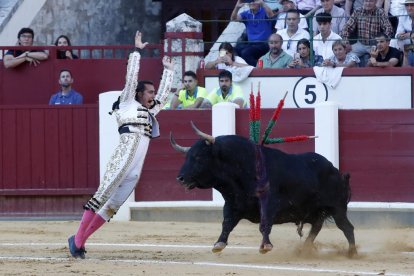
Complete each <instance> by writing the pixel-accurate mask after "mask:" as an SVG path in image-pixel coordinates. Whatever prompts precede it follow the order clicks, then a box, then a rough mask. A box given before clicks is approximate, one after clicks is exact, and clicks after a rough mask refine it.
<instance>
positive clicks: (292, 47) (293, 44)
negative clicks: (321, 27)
mask: <svg viewBox="0 0 414 276" xmlns="http://www.w3.org/2000/svg"><path fill="white" fill-rule="evenodd" d="M277 34H279V35H280V36H281V37H282V38H283V44H282V49H283V51H285V52H286V53H288V54H289V55H291V56H292V57H293V56H294V54H295V53H296V50H297V45H298V41H299V40H301V39H302V38H306V39H309V37H310V36H309V33H308V32H307V31H305V30H304V29H301V28H298V30H297V31H296V33H295V34H294V35H292V36H291V37H289V35H288V33H287V29H283V30H279V31H277ZM288 48H289V49H288Z"/></svg>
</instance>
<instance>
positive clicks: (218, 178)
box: [170, 128, 356, 256]
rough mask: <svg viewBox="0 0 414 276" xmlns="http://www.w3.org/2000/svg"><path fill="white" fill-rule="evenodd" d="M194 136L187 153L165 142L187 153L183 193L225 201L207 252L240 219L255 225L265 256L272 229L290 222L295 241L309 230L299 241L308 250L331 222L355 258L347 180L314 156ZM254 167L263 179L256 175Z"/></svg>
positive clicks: (219, 245) (217, 247)
mask: <svg viewBox="0 0 414 276" xmlns="http://www.w3.org/2000/svg"><path fill="white" fill-rule="evenodd" d="M195 130H196V131H197V132H198V134H199V135H200V136H202V137H204V139H201V140H199V141H197V142H196V143H195V144H194V145H193V146H191V148H189V147H181V146H179V145H177V144H176V143H175V141H174V139H173V137H172V135H171V139H170V140H171V144H172V146H173V147H174V148H175V149H177V150H179V151H182V152H187V154H186V159H185V162H184V164H183V165H182V167H181V170H180V172H179V174H178V176H177V180H178V181H180V182H181V184H182V185H183V186H184V187H186V188H188V189H193V188H200V189H207V188H215V189H216V190H218V191H219V192H220V193H221V194H222V196H223V198H224V200H225V204H224V209H223V216H224V220H223V224H222V232H221V234H220V237H219V238H218V240H217V242H216V243H215V244H214V247H213V252H220V251H221V250H223V249H224V248H225V247H226V245H227V240H228V237H229V234H230V232H231V231H232V230H233V229H234V227H235V226H236V225H237V224H238V222H239V221H240V220H241V219H247V220H249V221H251V222H253V223H259V222H260V232H261V233H262V235H263V240H262V243H261V246H260V252H261V253H266V252H267V251H269V250H271V249H272V247H273V246H272V244H271V242H270V239H269V234H270V231H271V229H272V225H273V224H282V223H287V222H293V223H295V224H296V225H297V226H298V233H299V234H300V235H302V227H303V224H304V223H309V224H311V230H310V232H309V235H308V237H307V238H306V240H305V246H306V247H309V246H312V245H313V241H314V240H315V238H316V236H317V235H318V233H319V232H320V230H321V228H322V225H323V223H324V221H325V220H326V219H327V218H333V219H334V221H335V223H336V225H337V226H338V228H339V229H341V230H342V231H343V233H344V234H345V237H346V238H347V240H348V243H349V250H348V254H349V255H350V256H353V255H355V254H356V247H355V238H354V227H353V225H352V224H351V223H350V222H349V220H348V217H347V205H348V202H349V200H350V196H351V192H350V187H349V175H348V174H346V175H341V174H340V172H339V171H338V169H336V168H335V167H334V166H333V165H332V163H331V162H329V161H328V160H327V159H326V158H325V157H323V156H321V155H319V154H317V153H313V152H309V153H303V154H287V153H284V152H282V151H280V150H277V149H272V148H269V147H258V146H256V145H255V144H253V143H252V142H251V141H250V140H248V139H246V138H244V137H241V136H236V135H227V136H219V137H217V138H213V137H211V136H208V135H207V134H204V133H202V132H200V131H199V130H197V129H196V128H195ZM260 156H262V158H260ZM260 167H262V168H264V170H262V176H263V173H266V174H267V177H264V178H263V177H260V175H258V172H260V170H261V169H260ZM263 179H265V180H266V181H262V180H263Z"/></svg>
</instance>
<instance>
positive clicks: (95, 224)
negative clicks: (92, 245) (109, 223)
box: [81, 214, 105, 246]
mask: <svg viewBox="0 0 414 276" xmlns="http://www.w3.org/2000/svg"><path fill="white" fill-rule="evenodd" d="M104 223H105V220H104V219H103V218H102V217H101V216H100V215H99V214H95V217H94V218H93V220H92V221H91V223H90V224H89V226H88V228H86V231H85V233H84V234H83V237H82V240H81V242H82V246H85V242H86V240H87V239H88V238H89V237H90V236H91V235H92V234H93V233H95V231H96V230H98V229H99V228H100V227H101V226H102V225H103V224H104Z"/></svg>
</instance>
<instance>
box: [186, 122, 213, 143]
mask: <svg viewBox="0 0 414 276" xmlns="http://www.w3.org/2000/svg"><path fill="white" fill-rule="evenodd" d="M190 123H191V127H192V128H193V129H194V131H195V132H196V133H197V135H198V136H200V137H201V138H203V139H205V140H207V141H208V142H209V143H211V144H214V137H213V136H211V135H208V134H206V133H204V132H202V131H201V130H199V129H198V128H197V127H196V126H195V124H194V123H193V121H190Z"/></svg>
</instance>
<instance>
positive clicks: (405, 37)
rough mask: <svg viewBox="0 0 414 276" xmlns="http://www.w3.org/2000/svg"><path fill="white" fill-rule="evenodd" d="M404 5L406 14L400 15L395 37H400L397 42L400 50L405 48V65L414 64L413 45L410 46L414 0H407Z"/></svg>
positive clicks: (413, 21)
mask: <svg viewBox="0 0 414 276" xmlns="http://www.w3.org/2000/svg"><path fill="white" fill-rule="evenodd" d="M404 6H405V10H406V15H404V16H400V18H399V22H398V27H397V32H396V35H395V38H396V39H398V42H397V44H398V47H399V48H400V50H404V60H405V62H404V65H410V66H414V52H413V50H412V47H410V46H409V45H412V44H413V40H412V38H411V36H412V34H413V29H412V26H413V23H414V0H405V2H404ZM406 45H407V46H406ZM409 48H411V49H409Z"/></svg>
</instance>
